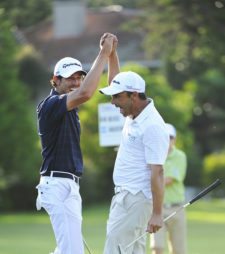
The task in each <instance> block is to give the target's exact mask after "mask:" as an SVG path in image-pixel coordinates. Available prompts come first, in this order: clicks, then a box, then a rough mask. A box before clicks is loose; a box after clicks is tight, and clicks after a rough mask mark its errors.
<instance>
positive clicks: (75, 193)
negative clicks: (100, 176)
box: [37, 176, 84, 254]
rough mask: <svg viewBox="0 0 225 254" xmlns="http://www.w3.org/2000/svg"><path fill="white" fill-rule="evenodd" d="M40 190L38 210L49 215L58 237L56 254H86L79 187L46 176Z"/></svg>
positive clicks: (38, 187) (42, 178)
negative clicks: (42, 210) (44, 211)
mask: <svg viewBox="0 0 225 254" xmlns="http://www.w3.org/2000/svg"><path fill="white" fill-rule="evenodd" d="M37 189H38V197H37V210H40V209H41V207H43V208H44V209H45V210H46V211H47V213H48V215H49V216H50V220H51V224H52V228H53V231H54V234H55V239H56V243H57V247H56V249H55V251H54V254H84V246H83V240H82V232H81V225H82V212H81V203H82V201H81V197H80V193H79V185H78V184H77V183H75V181H73V180H71V179H67V178H59V177H48V176H43V177H41V180H40V183H39V185H38V186H37Z"/></svg>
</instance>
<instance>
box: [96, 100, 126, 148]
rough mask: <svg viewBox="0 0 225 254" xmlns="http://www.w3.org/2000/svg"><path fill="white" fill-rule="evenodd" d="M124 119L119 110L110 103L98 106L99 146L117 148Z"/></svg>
mask: <svg viewBox="0 0 225 254" xmlns="http://www.w3.org/2000/svg"><path fill="white" fill-rule="evenodd" d="M124 121H125V118H124V117H123V115H121V114H120V111H119V108H116V107H115V106H114V105H112V104H111V103H100V104H99V105H98V123H99V124H98V129H99V143H100V146H113V147H115V146H118V145H119V144H120V138H121V133H122V129H123V125H124Z"/></svg>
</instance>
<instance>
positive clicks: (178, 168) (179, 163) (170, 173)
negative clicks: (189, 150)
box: [164, 150, 187, 182]
mask: <svg viewBox="0 0 225 254" xmlns="http://www.w3.org/2000/svg"><path fill="white" fill-rule="evenodd" d="M164 167H165V176H166V177H171V178H173V179H175V180H176V181H178V182H183V181H184V178H185V176H186V170H187V157H186V155H185V153H183V152H182V151H180V150H176V153H175V154H174V155H173V159H172V160H169V159H168V162H167V161H166V163H165V165H164Z"/></svg>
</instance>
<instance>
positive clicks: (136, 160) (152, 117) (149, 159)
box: [113, 100, 169, 199]
mask: <svg viewBox="0 0 225 254" xmlns="http://www.w3.org/2000/svg"><path fill="white" fill-rule="evenodd" d="M168 148H169V135H168V133H167V131H166V127H165V122H164V120H163V119H162V117H161V115H160V114H159V112H158V111H157V109H156V108H155V106H154V102H153V100H151V102H150V103H149V104H148V105H147V106H146V107H145V108H144V110H143V111H142V112H141V113H140V114H139V115H138V116H137V117H136V118H135V119H132V118H131V117H127V118H126V121H125V124H124V127H123V132H122V138H121V143H120V147H119V150H118V153H117V158H116V161H115V166H114V172H113V181H114V184H115V186H119V187H121V188H122V189H125V190H128V191H130V192H131V193H133V194H136V193H138V192H139V191H143V193H144V195H145V196H146V197H147V198H149V199H151V198H152V194H151V180H150V179H151V170H150V168H149V166H148V164H156V165H163V164H164V162H165V160H166V157H167V154H168Z"/></svg>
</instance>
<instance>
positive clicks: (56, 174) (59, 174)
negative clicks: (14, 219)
mask: <svg viewBox="0 0 225 254" xmlns="http://www.w3.org/2000/svg"><path fill="white" fill-rule="evenodd" d="M42 176H51V177H62V178H68V179H71V180H74V181H75V182H76V183H78V184H79V182H80V177H78V176H76V175H74V174H71V173H67V172H57V171H50V172H45V173H44V174H42Z"/></svg>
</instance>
